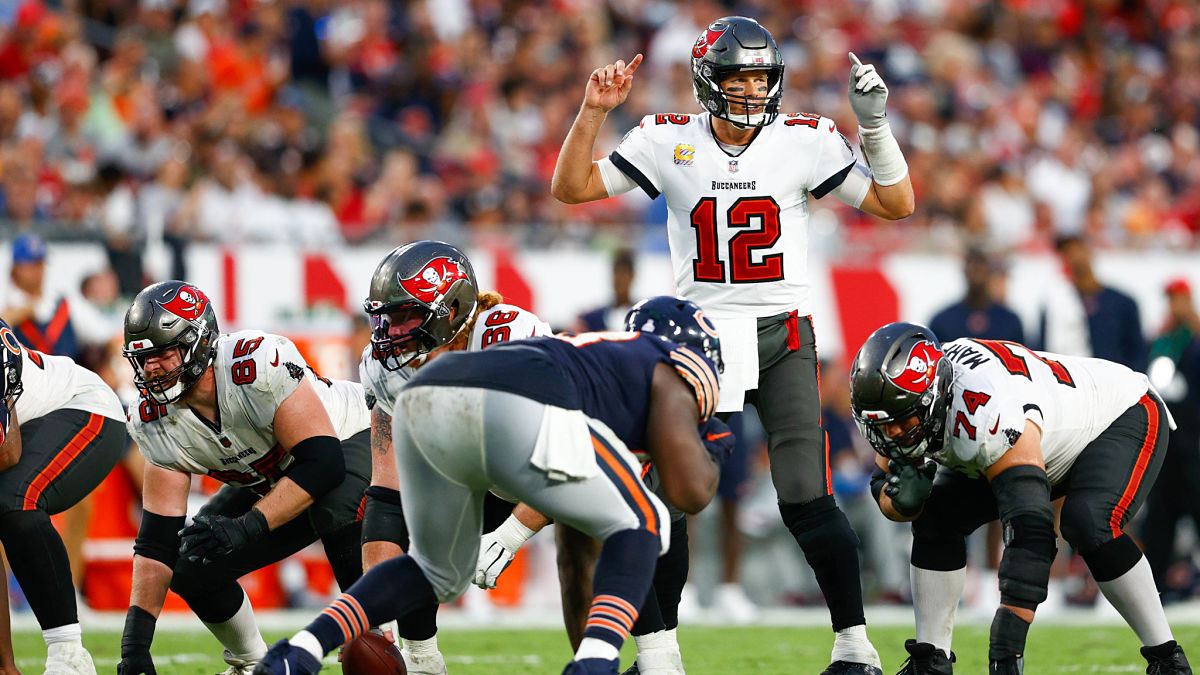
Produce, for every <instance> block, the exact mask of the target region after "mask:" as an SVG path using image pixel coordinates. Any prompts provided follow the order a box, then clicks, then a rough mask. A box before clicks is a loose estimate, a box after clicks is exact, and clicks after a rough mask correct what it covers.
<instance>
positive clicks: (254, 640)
mask: <svg viewBox="0 0 1200 675" xmlns="http://www.w3.org/2000/svg"><path fill="white" fill-rule="evenodd" d="M201 623H203V624H204V625H205V626H207V627H208V630H209V631H210V632H212V634H213V636H215V637H216V638H217V641H218V642H220V643H221V644H222V645H223V646H224V647H225V648H226V649H228V650H229V653H231V654H233V655H234V656H236V657H237V658H239V659H244V660H246V661H258V660H260V659H262V657H263V656H266V654H267V643H266V642H263V638H262V634H261V633H259V632H258V623H257V622H256V621H255V620H254V608H253V607H251V606H250V598H248V597H246V594H245V592H243V593H242V606H241V607H239V608H238V611H237V612H234V614H233V616H231V617H229V618H228V619H226V620H224V621H219V622H215V623H209V622H207V621H202V622H201Z"/></svg>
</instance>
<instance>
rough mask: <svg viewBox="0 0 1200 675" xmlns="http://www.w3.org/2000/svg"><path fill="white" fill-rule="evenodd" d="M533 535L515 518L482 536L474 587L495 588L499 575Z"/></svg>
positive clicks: (510, 518)
mask: <svg viewBox="0 0 1200 675" xmlns="http://www.w3.org/2000/svg"><path fill="white" fill-rule="evenodd" d="M533 534H534V532H533V530H531V529H529V528H528V527H525V525H524V524H522V523H521V521H519V520H517V518H516V517H515V516H509V517H508V520H506V521H504V522H503V523H501V525H500V527H497V528H496V529H495V530H493V531H491V532H488V533H487V534H485V535H483V537H482V538H481V539H480V541H479V560H478V561H477V562H476V563H475V577H474V578H473V579H472V580H471V581H472V583H474V584H475V585H476V586H478V587H480V588H482V589H484V590H488V589H492V588H495V587H496V580H497V579H499V578H500V574H501V573H502V572H503V571H504V570H506V569H508V566H509V565H511V564H512V561H513V558H515V557H516V555H517V551H519V550H521V546H523V545H524V544H525V542H526V541H528V540H529V538H530V537H532V536H533Z"/></svg>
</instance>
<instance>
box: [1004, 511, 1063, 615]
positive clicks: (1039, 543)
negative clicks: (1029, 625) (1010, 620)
mask: <svg viewBox="0 0 1200 675" xmlns="http://www.w3.org/2000/svg"><path fill="white" fill-rule="evenodd" d="M1056 553H1058V537H1056V536H1055V534H1054V523H1053V521H1051V520H1049V519H1046V518H1043V517H1038V516H1032V515H1019V516H1016V517H1013V518H1011V519H1010V520H1009V521H1008V522H1007V523H1005V524H1004V555H1003V557H1002V558H1001V559H1000V569H999V576H1000V602H1002V603H1003V604H1006V605H1009V606H1012V607H1022V608H1024V609H1036V608H1037V606H1038V605H1039V604H1040V603H1041V602H1042V601H1043V600H1045V599H1046V584H1047V583H1048V582H1049V580H1050V565H1051V564H1052V563H1053V562H1054V556H1055V554H1056Z"/></svg>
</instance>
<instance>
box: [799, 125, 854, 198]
mask: <svg viewBox="0 0 1200 675" xmlns="http://www.w3.org/2000/svg"><path fill="white" fill-rule="evenodd" d="M817 138H818V139H819V140H818V141H817V143H816V148H815V151H816V161H815V162H813V169H812V175H811V176H810V177H809V181H808V191H809V193H810V194H812V196H813V197H816V198H817V199H820V198H821V197H824V196H825V195H827V194H829V192H830V191H831V190H833V189H834V188H835V187H838V186H839V185H841V184H842V183H843V182H844V181H845V180H846V176H848V175H850V172H851V171H853V170H854V165H855V164H856V163H857V160H856V159H855V157H854V150H853V149H851V147H850V141H847V140H846V137H845V136H843V135H842V134H841V133H840V132H839V131H838V130H837V126H836V125H835V124H834V123H833V120H831V119H829V118H828V117H822V118H821V122H820V124H819V125H818V128H817ZM863 194H864V195H865V194H866V193H865V192H864V193H863ZM847 203H849V202H847ZM858 203H859V204H862V200H861V199H860V200H859V202H858Z"/></svg>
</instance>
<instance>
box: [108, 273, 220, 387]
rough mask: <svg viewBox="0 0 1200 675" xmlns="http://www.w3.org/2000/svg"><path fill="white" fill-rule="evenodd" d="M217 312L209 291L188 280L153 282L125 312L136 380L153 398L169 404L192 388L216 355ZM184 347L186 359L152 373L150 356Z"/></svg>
mask: <svg viewBox="0 0 1200 675" xmlns="http://www.w3.org/2000/svg"><path fill="white" fill-rule="evenodd" d="M220 334H221V331H220V329H219V328H218V327H217V315H216V313H215V312H213V308H212V303H210V302H209V300H208V296H207V295H205V294H204V292H203V291H201V290H200V289H198V288H196V287H195V286H193V285H191V284H189V283H187V282H184V281H163V282H161V283H157V284H154V285H153V286H147V287H146V288H144V289H142V292H140V293H138V294H137V297H135V298H134V299H133V304H132V305H130V306H129V311H127V312H126V313H125V347H124V349H122V350H121V354H122V355H123V356H124V357H125V358H126V359H129V363H130V364H132V365H133V371H134V376H133V383H134V384H135V385H137V388H138V389H139V390H140V391H141V392H142V394H143V395H145V396H146V397H147V398H148V399H150V400H151V401H153V402H154V403H158V404H160V405H165V404H167V403H173V402H175V401H178V400H179V399H180V398H181V397H182V396H183V395H184V394H185V393H187V391H188V390H189V389H191V388H192V386H193V385H194V384H196V381H197V380H199V379H200V376H201V375H203V374H204V371H205V370H207V369H208V367H209V365H211V364H212V361H213V358H214V357H215V356H216V342H217V337H219V336H220ZM169 349H178V350H179V356H180V364H179V365H178V366H177V367H175V368H173V369H172V370H171V371H169V372H167V373H165V374H158V375H154V376H153V377H150V378H147V376H146V359H147V357H150V356H155V355H158V354H161V353H162V352H164V351H166V350H169Z"/></svg>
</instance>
